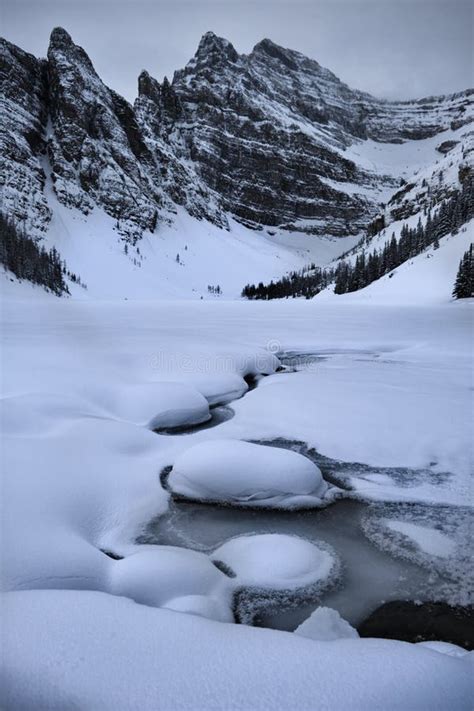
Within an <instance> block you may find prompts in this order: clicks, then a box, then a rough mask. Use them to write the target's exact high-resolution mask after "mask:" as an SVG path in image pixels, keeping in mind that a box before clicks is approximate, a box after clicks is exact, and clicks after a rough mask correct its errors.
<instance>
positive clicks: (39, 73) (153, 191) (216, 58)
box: [0, 28, 472, 242]
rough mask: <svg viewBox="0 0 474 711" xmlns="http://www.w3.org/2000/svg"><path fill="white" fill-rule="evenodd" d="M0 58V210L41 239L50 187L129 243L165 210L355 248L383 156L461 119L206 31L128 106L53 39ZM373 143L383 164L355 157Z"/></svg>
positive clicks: (62, 41)
mask: <svg viewBox="0 0 474 711" xmlns="http://www.w3.org/2000/svg"><path fill="white" fill-rule="evenodd" d="M0 51H1V53H2V57H3V65H2V66H3V70H2V75H1V83H2V91H3V94H4V96H5V97H6V99H5V103H3V107H2V114H1V122H2V142H3V150H2V174H3V176H4V179H3V182H2V186H1V188H2V191H1V192H2V208H1V209H2V210H3V211H5V212H7V213H8V214H10V215H11V216H13V217H14V218H15V220H17V221H19V222H20V223H21V224H23V225H24V226H25V227H27V228H28V229H29V230H32V231H33V232H34V233H35V234H37V235H41V234H42V233H44V232H45V231H47V230H48V227H49V224H50V221H51V214H52V207H51V205H50V201H49V199H48V196H47V195H46V187H45V186H46V178H48V179H49V177H50V176H51V179H52V184H53V190H54V193H55V195H56V197H57V199H58V200H59V201H60V202H61V204H63V205H66V206H68V207H75V208H76V209H78V210H80V211H81V212H82V213H83V214H85V215H88V214H90V213H91V211H92V210H93V209H94V208H96V207H98V208H100V209H103V210H104V211H105V212H106V213H107V214H108V215H109V216H111V217H112V219H113V220H114V222H115V229H116V231H117V232H118V234H119V235H121V236H122V237H125V238H126V239H128V240H130V241H132V242H133V241H135V240H136V239H138V238H140V237H141V236H142V235H143V234H144V233H146V232H147V231H149V232H151V233H156V234H159V233H160V230H161V229H163V226H164V225H166V224H167V223H169V222H170V221H172V220H173V219H174V216H175V213H176V206H177V205H180V206H183V207H184V208H185V210H186V211H187V212H188V213H189V214H190V215H192V216H195V217H196V218H198V219H206V220H209V221H210V222H212V223H214V224H216V225H218V226H219V227H223V228H226V229H227V228H228V226H229V222H228V215H229V214H231V215H233V216H234V217H236V218H237V219H238V220H239V221H241V222H244V223H245V224H248V225H250V226H251V227H253V228H255V227H260V226H262V225H263V226H272V227H273V228H277V227H281V228H284V229H287V230H288V229H290V230H293V231H297V232H298V231H300V232H308V233H312V234H319V235H328V234H330V235H335V236H341V235H348V234H350V235H356V234H358V233H359V232H360V231H361V230H363V229H364V227H365V226H366V225H367V223H368V222H369V221H370V219H371V218H372V217H373V216H374V215H375V214H376V212H377V209H378V206H379V203H380V202H381V201H382V194H383V193H387V192H388V193H392V192H393V191H394V190H395V188H396V187H397V184H398V176H399V173H398V171H397V170H393V169H389V170H386V169H385V166H384V154H385V152H386V150H387V151H388V152H389V153H390V152H391V151H392V149H393V147H394V146H397V145H398V147H399V148H400V149H401V148H402V147H403V146H404V145H406V144H407V143H408V144H409V145H412V146H413V147H414V151H413V152H416V150H417V148H415V147H416V146H417V144H418V142H419V141H421V142H423V140H422V139H427V138H429V137H434V138H435V140H437V137H438V136H439V135H440V134H441V133H442V134H443V138H446V136H445V133H446V132H448V133H449V131H450V130H451V131H453V130H454V131H456V130H458V129H460V128H464V129H465V128H466V126H468V124H469V122H470V121H472V92H470V91H466V92H461V93H459V94H456V95H451V96H446V97H431V98H428V99H423V100H420V101H411V102H398V103H391V102H387V101H380V100H378V99H375V98H374V97H371V96H369V95H368V94H364V93H362V92H358V91H354V90H352V89H350V88H349V87H347V86H346V85H345V84H343V83H342V82H341V81H340V80H339V79H338V78H337V77H335V76H334V75H333V74H332V73H331V72H330V71H329V70H327V69H325V68H323V67H321V66H320V65H319V64H318V63H317V62H316V61H314V60H311V59H308V58H307V57H304V56H303V55H301V54H300V53H298V52H294V51H292V50H288V49H284V48H282V47H279V46H278V45H276V44H274V43H273V42H271V41H270V40H263V41H262V42H260V43H259V44H258V45H256V47H255V48H254V50H253V51H252V52H251V53H250V54H249V55H239V54H238V53H237V52H236V51H235V49H234V48H233V47H232V45H231V44H230V42H228V41H227V40H224V39H222V38H219V37H217V36H216V35H214V34H213V33H206V34H205V35H204V37H203V38H202V40H201V42H200V44H199V47H198V49H197V52H196V54H195V56H194V58H193V59H192V60H191V61H190V62H189V63H188V64H187V66H186V67H185V68H184V69H182V70H179V71H177V72H176V73H175V76H174V78H173V81H172V82H171V83H170V82H168V81H167V80H166V81H164V82H163V84H159V83H158V82H157V81H156V80H155V79H153V77H151V76H150V75H149V74H148V73H147V72H143V73H142V74H141V75H140V77H139V82H138V88H139V96H138V98H137V100H136V102H135V105H134V106H133V107H132V106H130V105H129V104H128V103H127V102H126V101H125V100H124V99H122V98H121V97H120V96H118V95H117V94H116V93H115V92H114V91H112V90H110V89H109V88H107V87H106V86H105V85H104V84H103V82H102V81H101V79H100V77H99V76H98V75H97V73H96V72H95V70H94V67H93V65H92V62H91V61H90V59H89V57H88V56H87V54H86V52H85V51H84V50H83V49H82V48H81V47H78V46H77V45H75V44H74V42H73V41H72V39H71V37H70V36H69V35H68V33H67V32H66V31H65V30H63V29H61V28H56V29H55V30H54V31H53V32H52V35H51V42H50V47H49V50H48V58H47V60H38V59H36V58H35V57H33V56H32V55H29V54H27V53H25V52H23V51H22V50H21V49H20V48H18V47H15V46H14V45H12V44H10V43H9V42H7V41H6V40H1V42H0ZM447 138H449V136H447ZM412 142H413V143H412ZM437 142H438V143H441V142H442V139H441V138H440V140H439V141H437ZM444 142H446V141H444ZM369 144H375V146H376V147H379V148H380V154H377V152H376V151H372V153H371V158H370V160H369V161H368V162H367V161H365V162H364V161H363V160H362V161H361V160H359V158H358V155H357V154H358V153H360V152H362V154H363V153H365V152H366V151H365V146H366V145H369ZM46 153H47V156H48V161H46V160H45V154H46ZM380 159H381V160H380ZM346 183H348V188H347V189H346V188H345V184H346ZM354 186H359V187H360V191H357V189H355V188H354Z"/></svg>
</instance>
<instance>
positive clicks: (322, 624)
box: [295, 607, 359, 642]
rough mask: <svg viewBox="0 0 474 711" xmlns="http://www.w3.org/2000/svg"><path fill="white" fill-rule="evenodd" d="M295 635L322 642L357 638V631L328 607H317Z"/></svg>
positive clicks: (297, 629)
mask: <svg viewBox="0 0 474 711" xmlns="http://www.w3.org/2000/svg"><path fill="white" fill-rule="evenodd" d="M295 634H299V635H301V636H302V637H308V638H309V639H317V640H320V641H323V642H331V641H333V640H335V639H345V638H348V639H350V638H352V639H356V638H358V637H359V633H358V632H357V630H356V629H354V627H352V625H350V624H349V623H348V622H347V621H346V620H344V619H343V618H342V617H341V616H340V614H339V613H338V611H337V610H333V609H332V608H330V607H317V608H316V610H314V612H312V613H311V615H310V616H309V617H308V619H306V620H305V621H304V622H302V623H301V624H300V625H299V627H297V628H296V629H295Z"/></svg>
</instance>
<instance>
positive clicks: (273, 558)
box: [212, 533, 336, 590]
mask: <svg viewBox="0 0 474 711" xmlns="http://www.w3.org/2000/svg"><path fill="white" fill-rule="evenodd" d="M212 558H213V559H214V560H219V561H222V562H224V563H226V565H228V566H229V567H230V568H231V569H232V570H233V572H234V573H235V574H236V578H235V579H234V582H235V583H237V584H238V585H242V586H249V587H250V586H252V587H253V586H254V587H264V588H270V589H272V590H291V589H295V588H302V587H306V586H308V585H314V584H316V583H319V582H322V581H324V580H326V579H328V578H329V577H330V575H331V574H332V573H333V571H334V569H335V565H336V560H335V558H334V556H333V555H331V553H330V552H329V551H328V550H326V549H324V548H320V547H318V546H316V545H314V543H310V542H309V541H306V540H305V539H304V538H297V537H296V536H286V535H284V534H280V533H265V534H256V535H249V536H237V537H236V538H231V539H230V540H229V541H226V542H225V543H224V544H223V545H222V546H219V548H217V549H216V550H215V551H214V553H213V554H212Z"/></svg>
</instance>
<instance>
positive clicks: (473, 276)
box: [453, 244, 474, 299]
mask: <svg viewBox="0 0 474 711" xmlns="http://www.w3.org/2000/svg"><path fill="white" fill-rule="evenodd" d="M453 296H454V298H455V299H468V298H470V297H472V296H474V255H473V251H472V244H471V246H470V247H469V249H468V250H467V252H465V253H464V256H463V258H462V259H461V261H460V263H459V269H458V273H457V276H456V281H455V283H454V289H453Z"/></svg>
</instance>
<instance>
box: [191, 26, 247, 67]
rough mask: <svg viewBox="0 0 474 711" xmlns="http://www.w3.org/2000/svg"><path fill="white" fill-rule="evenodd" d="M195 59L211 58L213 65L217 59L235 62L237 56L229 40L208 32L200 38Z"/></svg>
mask: <svg viewBox="0 0 474 711" xmlns="http://www.w3.org/2000/svg"><path fill="white" fill-rule="evenodd" d="M195 57H196V58H197V59H200V60H202V59H207V58H209V57H211V58H212V61H213V63H214V62H215V60H217V59H219V58H220V59H225V60H228V61H230V62H236V61H237V59H238V58H239V55H238V53H237V51H236V50H235V48H234V46H233V45H232V44H231V43H230V42H229V40H226V39H225V38H224V37H219V36H218V35H216V34H215V33H214V32H211V31H209V32H206V33H205V34H203V36H202V37H201V41H200V42H199V46H198V48H197V52H196V55H195Z"/></svg>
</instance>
